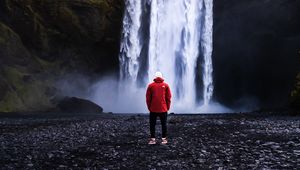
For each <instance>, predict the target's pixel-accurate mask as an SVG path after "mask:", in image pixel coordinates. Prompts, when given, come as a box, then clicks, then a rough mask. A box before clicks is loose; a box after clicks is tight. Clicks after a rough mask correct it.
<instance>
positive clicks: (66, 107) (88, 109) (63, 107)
mask: <svg viewBox="0 0 300 170" xmlns="http://www.w3.org/2000/svg"><path fill="white" fill-rule="evenodd" d="M57 108H58V110H59V111H60V112H63V113H102V112H103V108H102V107H100V106H98V105H97V104H95V103H93V102H91V101H89V100H85V99H80V98H77V97H65V98H64V99H63V100H62V101H60V102H59V103H58V104H57Z"/></svg>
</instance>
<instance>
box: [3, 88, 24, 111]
mask: <svg viewBox="0 0 300 170" xmlns="http://www.w3.org/2000/svg"><path fill="white" fill-rule="evenodd" d="M24 109H25V106H24V104H23V102H22V100H21V99H20V98H19V97H18V95H17V93H16V92H14V91H10V92H8V93H7V94H6V96H5V97H4V99H3V100H1V101H0V111H1V112H17V111H22V110H24Z"/></svg>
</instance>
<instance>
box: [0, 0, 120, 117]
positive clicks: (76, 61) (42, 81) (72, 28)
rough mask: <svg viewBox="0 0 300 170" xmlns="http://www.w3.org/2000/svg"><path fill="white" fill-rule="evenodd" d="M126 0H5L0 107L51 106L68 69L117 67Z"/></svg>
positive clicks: (0, 19)
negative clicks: (59, 80)
mask: <svg viewBox="0 0 300 170" xmlns="http://www.w3.org/2000/svg"><path fill="white" fill-rule="evenodd" d="M123 3H124V2H123V0H114V1H112V0H72V1H71V0H55V1H53V0H34V1H33V0H24V1H23V0H22V1H19V0H4V1H1V2H0V32H1V34H0V56H1V57H0V64H1V68H0V73H1V77H0V112H1V111H2V112H10V111H36V110H45V109H47V108H49V107H52V102H51V101H52V99H54V98H55V97H57V95H59V93H58V89H56V88H55V85H54V83H55V81H56V80H57V79H60V78H62V77H63V76H64V75H65V74H68V73H81V74H93V73H103V72H105V71H109V70H114V69H116V68H117V66H118V60H117V55H118V51H119V39H120V32H121V24H122V14H123V5H124V4H123Z"/></svg>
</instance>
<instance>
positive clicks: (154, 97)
mask: <svg viewBox="0 0 300 170" xmlns="http://www.w3.org/2000/svg"><path fill="white" fill-rule="evenodd" d="M146 100H147V106H148V109H149V111H150V112H156V113H162V112H167V111H168V110H169V109H170V105H171V91H170V87H169V85H168V84H167V83H165V82H164V79H163V78H161V77H156V78H155V79H154V82H153V83H151V84H149V86H148V88H147V93H146Z"/></svg>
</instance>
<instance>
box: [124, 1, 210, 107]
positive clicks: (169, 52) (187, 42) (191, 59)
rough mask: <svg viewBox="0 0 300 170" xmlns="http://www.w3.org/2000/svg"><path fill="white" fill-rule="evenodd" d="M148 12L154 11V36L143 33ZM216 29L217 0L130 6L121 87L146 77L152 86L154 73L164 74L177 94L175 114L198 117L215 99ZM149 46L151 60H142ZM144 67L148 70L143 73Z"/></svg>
mask: <svg viewBox="0 0 300 170" xmlns="http://www.w3.org/2000/svg"><path fill="white" fill-rule="evenodd" d="M147 7H148V8H147ZM145 10H148V11H149V18H148V20H149V22H148V23H149V24H148V25H147V26H148V29H149V31H148V32H145V31H143V30H142V29H141V27H142V26H145V25H143V24H145V22H143V21H142V16H143V15H145V14H144V11H145ZM212 29H213V1H212V0H176V1H174V0H126V10H125V13H124V19H123V32H122V40H121V49H120V55H119V61H120V77H121V79H120V81H125V80H126V81H129V82H131V83H133V84H134V83H138V82H141V81H142V80H140V79H139V76H138V74H141V75H143V76H144V78H143V79H147V80H148V81H149V83H150V82H152V80H153V75H154V73H155V72H156V71H161V72H162V73H163V76H164V79H165V81H166V82H167V83H168V84H169V85H170V88H171V90H172V92H173V108H174V110H176V111H179V110H185V109H187V108H189V109H190V110H194V111H197V110H196V108H197V107H198V106H199V105H203V106H206V105H209V103H210V101H211V98H212V95H213V77H212V73H213V67H212V32H213V31H212ZM141 37H143V38H141ZM145 37H148V41H146V40H145V39H146V38H145ZM145 44H146V45H147V46H148V48H147V49H148V51H147V55H141V49H142V48H143V46H144V45H145ZM141 62H143V63H145V62H146V63H147V66H148V67H147V68H145V67H141V64H140V63H141ZM199 65H200V67H199ZM200 74H201V75H200ZM197 77H201V79H199V78H197ZM199 84H200V85H199ZM146 86H147V84H144V88H146ZM197 87H202V88H201V89H197ZM136 88H138V87H136ZM197 94H201V96H199V95H197Z"/></svg>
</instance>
